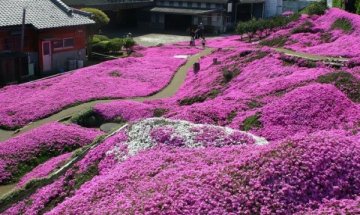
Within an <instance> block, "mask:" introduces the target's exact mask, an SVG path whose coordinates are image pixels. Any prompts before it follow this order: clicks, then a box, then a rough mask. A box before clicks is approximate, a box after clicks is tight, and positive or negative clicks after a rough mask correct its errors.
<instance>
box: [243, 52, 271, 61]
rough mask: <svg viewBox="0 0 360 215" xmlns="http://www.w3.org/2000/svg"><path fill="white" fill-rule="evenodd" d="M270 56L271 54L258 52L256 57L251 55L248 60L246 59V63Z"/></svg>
mask: <svg viewBox="0 0 360 215" xmlns="http://www.w3.org/2000/svg"><path fill="white" fill-rule="evenodd" d="M268 54H269V53H268V52H262V51H257V52H255V54H254V55H250V56H249V57H248V58H246V59H245V60H244V63H250V62H253V61H255V60H260V59H262V58H264V57H266V56H267V55H268Z"/></svg>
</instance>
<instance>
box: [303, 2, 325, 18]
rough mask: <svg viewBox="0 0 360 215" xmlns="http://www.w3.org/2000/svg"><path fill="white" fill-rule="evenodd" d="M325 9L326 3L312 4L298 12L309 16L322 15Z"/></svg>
mask: <svg viewBox="0 0 360 215" xmlns="http://www.w3.org/2000/svg"><path fill="white" fill-rule="evenodd" d="M326 9H327V4H326V1H320V2H313V3H311V4H310V5H309V6H307V7H305V8H304V9H303V10H301V11H300V12H301V13H303V14H309V15H323V14H324V13H325V11H326Z"/></svg>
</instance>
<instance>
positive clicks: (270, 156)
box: [49, 131, 360, 214]
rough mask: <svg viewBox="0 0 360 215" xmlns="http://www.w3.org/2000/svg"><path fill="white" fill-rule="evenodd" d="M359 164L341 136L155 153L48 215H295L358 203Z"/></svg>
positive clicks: (359, 154)
mask: <svg viewBox="0 0 360 215" xmlns="http://www.w3.org/2000/svg"><path fill="white" fill-rule="evenodd" d="M359 162H360V146H359V144H358V141H357V140H356V139H355V138H351V137H346V136H344V135H343V133H342V132H339V131H329V132H320V133H317V134H313V135H310V136H309V135H305V136H296V137H294V138H292V139H288V140H286V141H283V142H281V143H273V144H270V145H268V146H255V145H250V146H232V147H224V148H206V149H197V150H194V149H182V148H166V147H162V148H161V150H159V149H157V148H154V149H151V150H147V151H143V152H141V153H140V154H138V156H135V157H132V158H129V159H128V160H126V161H124V162H122V163H120V164H118V165H117V166H116V167H115V168H113V169H112V170H111V171H109V172H107V174H106V175H103V176H101V177H95V178H94V179H93V180H91V181H90V182H88V183H86V184H85V185H84V186H82V187H81V189H80V190H78V191H77V192H76V193H75V195H74V196H73V197H70V198H68V199H66V200H65V201H64V202H62V203H61V204H59V205H58V206H57V207H55V208H54V209H53V210H52V211H50V212H49V214H62V213H65V214H66V213H70V214H71V213H74V214H76V213H80V212H81V213H93V214H97V213H109V214H119V213H120V214H127V213H130V212H132V213H143V214H179V213H185V214H198V213H200V212H201V213H206V214H239V213H244V214H259V213H261V214H274V213H276V214H292V213H296V212H301V211H306V210H308V209H312V208H319V207H320V206H321V205H322V202H323V201H325V200H327V199H329V200H330V199H334V198H336V199H348V198H353V197H354V196H357V195H358V194H359V193H360V181H359V180H360V179H359V178H358V177H357V175H359V174H360V166H359ZM139 166H141V168H139ZM194 179H196V180H194Z"/></svg>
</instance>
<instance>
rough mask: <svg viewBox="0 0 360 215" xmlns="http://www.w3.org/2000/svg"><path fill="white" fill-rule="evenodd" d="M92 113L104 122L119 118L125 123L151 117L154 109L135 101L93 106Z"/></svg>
mask: <svg viewBox="0 0 360 215" xmlns="http://www.w3.org/2000/svg"><path fill="white" fill-rule="evenodd" d="M94 111H95V112H96V113H99V114H100V115H101V116H103V117H104V118H105V119H106V120H113V119H115V118H118V117H120V118H121V119H124V120H126V121H135V120H138V119H143V118H148V117H152V116H153V113H154V108H153V107H152V106H151V105H148V104H145V103H142V102H135V101H116V102H109V103H103V104H98V105H95V107H94Z"/></svg>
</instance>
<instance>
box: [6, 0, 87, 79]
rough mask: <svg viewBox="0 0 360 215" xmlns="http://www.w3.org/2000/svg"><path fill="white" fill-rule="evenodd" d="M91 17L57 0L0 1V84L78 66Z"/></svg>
mask: <svg viewBox="0 0 360 215" xmlns="http://www.w3.org/2000/svg"><path fill="white" fill-rule="evenodd" d="M23 17H25V19H24V20H25V22H24V27H23V25H22V21H23ZM90 17H91V15H90V14H88V13H85V12H82V11H79V10H77V9H73V8H70V7H68V6H66V5H65V4H64V3H63V2H61V1H60V0H10V1H8V0H0V85H4V84H6V83H13V82H19V81H21V80H24V79H28V78H29V77H31V76H44V75H47V74H51V73H54V72H60V71H66V70H68V69H73V68H74V67H75V65H70V67H69V63H72V64H74V63H75V62H79V64H81V63H82V61H84V60H85V59H86V43H87V33H88V30H89V25H92V24H94V21H93V20H92V19H90ZM23 32H24V33H23ZM22 38H23V40H22ZM22 41H23V45H22ZM76 60H77V61H76ZM80 66H81V65H80ZM71 67H72V68H71Z"/></svg>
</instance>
